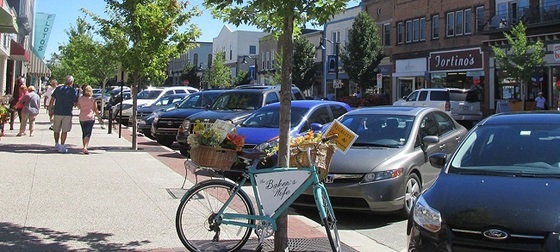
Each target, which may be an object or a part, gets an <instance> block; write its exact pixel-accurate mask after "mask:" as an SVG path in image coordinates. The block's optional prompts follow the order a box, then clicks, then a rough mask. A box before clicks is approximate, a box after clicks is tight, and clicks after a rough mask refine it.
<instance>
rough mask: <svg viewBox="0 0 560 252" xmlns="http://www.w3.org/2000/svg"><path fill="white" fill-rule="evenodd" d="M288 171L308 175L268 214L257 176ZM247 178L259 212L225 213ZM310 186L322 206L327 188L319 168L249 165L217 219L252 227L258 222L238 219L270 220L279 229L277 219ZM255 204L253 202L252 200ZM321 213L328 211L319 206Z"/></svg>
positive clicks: (275, 228) (274, 228)
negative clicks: (262, 167)
mask: <svg viewBox="0 0 560 252" xmlns="http://www.w3.org/2000/svg"><path fill="white" fill-rule="evenodd" d="M255 164H256V162H255ZM287 171H303V172H308V173H309V174H308V177H307V178H306V179H305V180H304V181H303V183H301V184H300V185H299V187H297V189H296V190H295V191H294V192H293V193H292V194H291V195H290V196H289V197H288V198H287V199H285V200H284V201H283V202H282V203H280V205H279V206H278V208H277V209H276V210H275V211H274V213H273V214H272V215H267V214H265V213H264V212H263V205H262V203H263V202H262V201H261V195H260V193H259V190H258V186H257V181H256V178H255V177H258V175H261V174H270V173H282V172H287ZM247 179H249V180H250V182H251V187H252V188H253V193H254V195H255V200H256V204H257V210H258V214H255V215H247V214H237V213H224V211H225V209H226V208H227V207H228V205H229V204H230V202H231V200H232V199H233V197H234V196H235V195H236V193H237V192H238V191H240V190H243V189H242V188H241V186H242V185H244V184H245V182H246V181H247ZM309 187H312V188H313V196H314V198H315V202H316V204H317V206H322V205H323V204H324V203H325V202H323V198H322V197H321V196H322V194H323V193H325V192H326V188H325V187H324V185H323V184H322V183H320V181H319V177H318V174H317V170H316V169H315V167H314V166H313V167H310V168H266V169H258V170H257V169H256V168H255V165H252V166H250V167H249V171H248V172H245V173H244V175H243V179H242V180H241V181H240V182H239V183H237V185H236V187H235V190H234V191H233V192H232V193H231V196H230V197H229V198H228V199H227V201H226V202H225V203H224V205H223V207H222V208H221V209H220V210H219V211H218V213H217V215H216V217H215V218H216V221H217V222H219V223H221V224H225V225H236V226H243V227H250V228H255V227H256V226H257V224H251V223H247V222H240V221H236V219H243V220H247V219H252V220H255V221H259V222H268V223H269V224H270V225H271V226H272V229H273V230H274V231H276V230H277V225H276V219H277V218H278V217H279V216H280V215H281V214H282V213H284V211H286V210H287V209H288V207H289V206H290V205H291V204H292V203H293V202H294V201H295V200H296V199H297V198H298V197H299V196H300V195H301V194H302V193H303V192H304V191H305V190H306V189H307V188H309ZM250 203H251V204H253V203H252V202H250ZM318 210H319V215H320V217H321V218H324V217H325V216H326V213H325V211H324V209H323V208H321V207H318Z"/></svg>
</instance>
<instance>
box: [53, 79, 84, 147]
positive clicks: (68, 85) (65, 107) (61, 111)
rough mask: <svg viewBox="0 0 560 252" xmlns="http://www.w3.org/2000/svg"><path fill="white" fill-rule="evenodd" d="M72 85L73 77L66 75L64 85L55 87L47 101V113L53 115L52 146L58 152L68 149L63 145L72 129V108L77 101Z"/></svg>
mask: <svg viewBox="0 0 560 252" xmlns="http://www.w3.org/2000/svg"><path fill="white" fill-rule="evenodd" d="M73 85H74V77H72V75H68V76H66V79H65V81H64V85H63V86H58V87H56V89H55V90H54V91H53V93H52V97H51V100H50V103H49V108H50V110H49V115H53V131H54V133H53V135H54V142H55V144H54V147H55V148H56V150H58V152H60V153H65V152H67V151H68V150H67V149H66V146H65V144H66V137H67V136H68V132H70V131H71V130H72V109H73V108H74V105H76V102H77V101H78V94H77V92H76V89H74V87H73ZM61 132H62V133H61ZM59 140H60V143H59Z"/></svg>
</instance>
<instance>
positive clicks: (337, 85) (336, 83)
mask: <svg viewBox="0 0 560 252" xmlns="http://www.w3.org/2000/svg"><path fill="white" fill-rule="evenodd" d="M342 85H344V83H342V80H339V79H335V80H333V88H342Z"/></svg>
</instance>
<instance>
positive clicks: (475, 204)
mask: <svg viewBox="0 0 560 252" xmlns="http://www.w3.org/2000/svg"><path fill="white" fill-rule="evenodd" d="M558 146H560V113H557V112H544V111H543V112H533V113H523V112H518V113H514V112H512V113H503V114H496V115H493V116H491V117H489V118H486V119H484V120H483V121H481V122H480V123H478V124H477V125H476V126H475V127H474V128H473V129H472V130H471V131H470V133H469V134H468V136H467V137H466V138H465V139H464V140H463V143H462V144H461V145H460V146H459V147H458V149H457V150H456V151H455V152H454V153H453V154H452V155H449V154H444V153H437V154H433V155H431V156H430V157H429V158H430V163H431V164H432V165H433V166H434V167H437V168H442V172H441V174H440V175H439V177H438V179H437V180H436V182H435V183H434V184H433V186H432V187H430V188H429V189H427V190H426V191H425V192H423V193H422V194H421V195H420V197H418V200H417V201H416V204H415V205H414V208H413V209H412V214H411V215H410V217H409V220H408V228H407V234H408V247H409V250H408V251H560V235H559V233H560V229H559V228H560V227H559V225H558V220H560V211H559V209H560V201H558V200H556V197H558V192H560V155H558V149H556V148H558ZM444 248H445V249H444Z"/></svg>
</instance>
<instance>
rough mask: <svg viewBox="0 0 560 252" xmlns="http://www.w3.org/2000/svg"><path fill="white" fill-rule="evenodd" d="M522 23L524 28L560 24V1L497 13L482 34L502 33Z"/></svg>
mask: <svg viewBox="0 0 560 252" xmlns="http://www.w3.org/2000/svg"><path fill="white" fill-rule="evenodd" d="M519 21H522V22H523V24H524V25H525V26H526V27H531V26H541V25H550V24H560V0H559V1H553V2H552V3H550V2H549V4H547V5H543V6H530V7H519V8H517V9H515V10H507V11H501V12H500V11H497V12H496V14H495V15H494V16H493V17H491V18H490V20H488V22H487V23H486V25H485V27H484V31H483V32H484V33H493V32H502V31H503V30H507V29H509V28H510V27H511V26H514V25H516V24H517V23H518V22H519Z"/></svg>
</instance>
